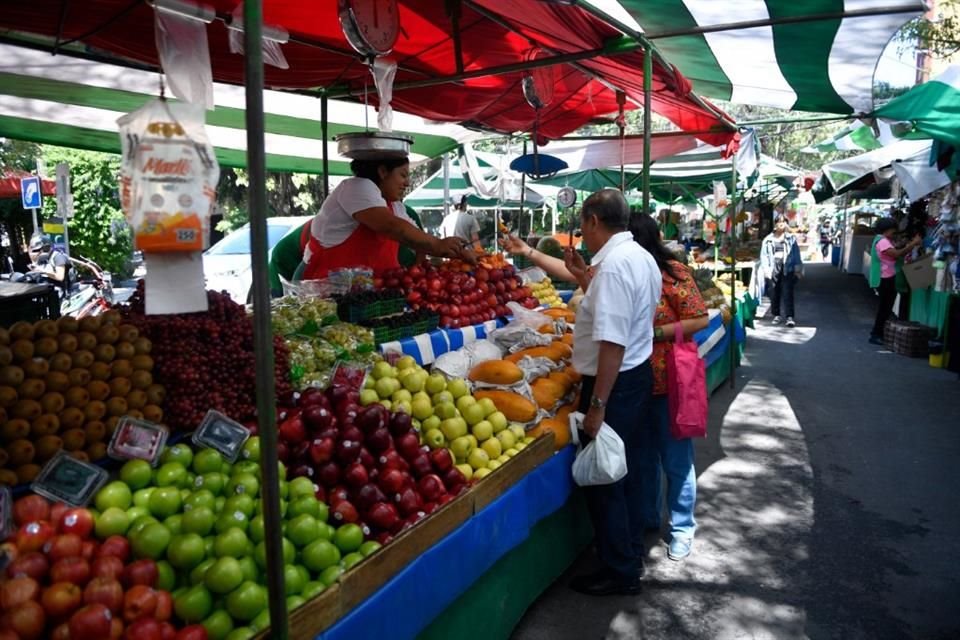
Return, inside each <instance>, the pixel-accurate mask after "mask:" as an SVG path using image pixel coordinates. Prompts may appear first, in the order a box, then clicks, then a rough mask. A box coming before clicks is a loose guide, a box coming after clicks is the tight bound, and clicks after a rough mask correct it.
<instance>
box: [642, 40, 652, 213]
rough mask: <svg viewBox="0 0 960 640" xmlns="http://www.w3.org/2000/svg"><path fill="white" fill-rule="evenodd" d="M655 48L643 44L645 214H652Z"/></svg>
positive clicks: (646, 43)
mask: <svg viewBox="0 0 960 640" xmlns="http://www.w3.org/2000/svg"><path fill="white" fill-rule="evenodd" d="M652 93H653V47H652V46H650V42H649V41H647V40H644V43H643V212H644V213H646V214H649V213H650V145H651V143H652V132H651V131H650V127H651V126H653V125H652V122H653V119H652V117H651V113H650V110H651V109H652V108H653V95H652Z"/></svg>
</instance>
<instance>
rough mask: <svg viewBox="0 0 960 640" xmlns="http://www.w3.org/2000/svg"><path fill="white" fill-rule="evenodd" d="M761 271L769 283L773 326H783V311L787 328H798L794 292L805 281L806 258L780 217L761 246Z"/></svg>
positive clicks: (782, 217)
mask: <svg viewBox="0 0 960 640" xmlns="http://www.w3.org/2000/svg"><path fill="white" fill-rule="evenodd" d="M760 271H761V274H762V275H763V277H764V278H766V280H767V283H768V284H767V286H768V289H767V290H768V291H769V292H770V312H771V313H772V314H773V323H774V324H780V323H782V322H783V316H782V315H780V314H781V311H782V312H783V314H784V315H786V316H787V326H788V327H794V326H796V324H797V323H796V322H795V321H794V319H793V317H794V315H795V313H794V311H795V310H794V304H793V290H794V287H795V285H796V283H797V280H798V279H800V278H801V277H803V258H802V257H801V256H800V246H799V245H798V244H797V239H796V238H795V237H794V235H793V234H792V233H790V232H789V226H788V224H787V218H786V216H782V215H781V216H777V219H776V222H775V223H774V225H773V233H771V234H770V235H768V236H767V237H766V238H764V239H763V244H761V245H760Z"/></svg>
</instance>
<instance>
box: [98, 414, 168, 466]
mask: <svg viewBox="0 0 960 640" xmlns="http://www.w3.org/2000/svg"><path fill="white" fill-rule="evenodd" d="M169 435H170V434H169V432H168V431H167V430H166V428H164V427H162V426H160V425H158V424H154V423H152V422H149V421H147V420H137V419H136V418H131V417H129V416H125V417H124V418H123V419H121V420H120V423H119V424H118V425H117V430H116V431H114V432H113V437H112V438H111V439H110V446H108V447H107V453H108V454H109V455H110V457H111V458H114V459H116V460H146V461H147V462H149V463H150V464H151V465H156V464H157V461H158V460H159V459H160V454H161V453H162V452H163V445H165V444H166V442H167V437H169Z"/></svg>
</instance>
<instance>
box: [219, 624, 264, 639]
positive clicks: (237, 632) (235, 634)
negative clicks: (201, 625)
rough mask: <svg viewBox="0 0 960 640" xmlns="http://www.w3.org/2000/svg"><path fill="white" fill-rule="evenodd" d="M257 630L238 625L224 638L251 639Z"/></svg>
mask: <svg viewBox="0 0 960 640" xmlns="http://www.w3.org/2000/svg"><path fill="white" fill-rule="evenodd" d="M255 635H257V632H256V631H255V630H254V629H251V628H250V627H236V628H235V629H234V630H233V631H231V632H230V633H228V634H227V637H226V638H224V639H223V640H251V639H252V638H253V637H254V636H255Z"/></svg>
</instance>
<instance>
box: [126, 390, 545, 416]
mask: <svg viewBox="0 0 960 640" xmlns="http://www.w3.org/2000/svg"><path fill="white" fill-rule="evenodd" d="M473 397H475V398H476V399H477V400H482V399H483V398H490V399H491V400H493V404H494V405H496V407H497V410H498V411H500V412H501V413H503V415H505V416H506V417H507V420H509V421H511V422H530V421H531V420H533V419H534V418H536V417H537V405H535V404H533V403H532V402H530V401H529V400H527V399H526V398H524V397H523V396H521V395H520V394H517V393H513V392H511V391H501V390H499V389H478V390H477V391H475V392H474V393H473ZM144 414H146V410H144Z"/></svg>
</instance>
